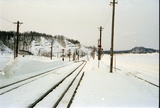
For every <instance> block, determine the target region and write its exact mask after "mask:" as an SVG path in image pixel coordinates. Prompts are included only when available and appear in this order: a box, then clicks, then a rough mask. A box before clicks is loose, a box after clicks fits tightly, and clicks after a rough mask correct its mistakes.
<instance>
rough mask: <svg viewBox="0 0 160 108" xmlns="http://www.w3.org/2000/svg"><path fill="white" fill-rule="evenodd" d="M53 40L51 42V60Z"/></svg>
mask: <svg viewBox="0 0 160 108" xmlns="http://www.w3.org/2000/svg"><path fill="white" fill-rule="evenodd" d="M52 50H53V41H52V42H51V60H52Z"/></svg>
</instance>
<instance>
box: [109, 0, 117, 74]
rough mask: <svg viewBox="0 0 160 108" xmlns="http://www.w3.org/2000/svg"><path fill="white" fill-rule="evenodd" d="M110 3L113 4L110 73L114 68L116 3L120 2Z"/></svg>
mask: <svg viewBox="0 0 160 108" xmlns="http://www.w3.org/2000/svg"><path fill="white" fill-rule="evenodd" d="M110 3H111V4H113V11H112V37H111V49H110V56H111V60H110V73H112V69H113V43H114V16H115V4H118V2H115V0H113V2H110Z"/></svg>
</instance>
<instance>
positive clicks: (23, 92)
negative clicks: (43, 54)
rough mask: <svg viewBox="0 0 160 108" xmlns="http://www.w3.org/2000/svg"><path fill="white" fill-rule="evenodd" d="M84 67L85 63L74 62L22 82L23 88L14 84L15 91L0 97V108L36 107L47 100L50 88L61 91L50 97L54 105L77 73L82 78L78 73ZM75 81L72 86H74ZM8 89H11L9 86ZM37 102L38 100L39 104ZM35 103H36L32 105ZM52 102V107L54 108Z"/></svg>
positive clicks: (80, 73)
mask: <svg viewBox="0 0 160 108" xmlns="http://www.w3.org/2000/svg"><path fill="white" fill-rule="evenodd" d="M84 66H85V61H79V62H75V63H72V64H70V65H68V66H65V67H63V68H59V69H57V70H54V71H52V72H51V73H48V74H44V75H43V76H40V77H38V78H37V79H36V78H35V79H32V80H34V81H31V80H30V82H29V83H27V81H23V83H22V84H24V83H26V84H24V85H23V86H20V87H18V85H17V84H19V83H17V84H14V86H17V88H16V87H15V89H13V90H10V91H8V92H5V93H3V94H1V95H0V101H1V102H0V103H1V106H0V107H3V105H5V107H6V106H7V107H32V106H35V107H36V106H37V105H39V104H41V102H43V101H41V100H45V99H46V98H48V96H49V95H50V94H52V92H51V93H49V91H50V90H51V88H52V89H54V90H51V91H57V90H58V91H61V92H60V94H57V93H55V94H54V95H53V96H52V97H55V98H56V100H53V99H50V100H52V101H53V102H55V103H56V101H57V100H58V98H59V97H60V96H61V95H62V94H63V93H62V92H64V91H65V90H64V89H65V88H67V87H66V86H68V85H69V83H70V82H72V80H73V79H74V77H75V76H76V75H78V73H79V75H78V76H77V78H79V77H80V76H82V72H80V71H82V69H83V67H84ZM77 78H76V79H75V81H77ZM75 81H74V82H73V84H72V85H75ZM19 85H21V84H19ZM76 85H77V84H76ZM12 86H13V85H12ZM8 87H10V88H11V86H8ZM8 87H7V88H8ZM7 88H4V89H7ZM12 88H13V87H12ZM12 88H11V89H12ZM2 90H3V89H1V90H0V92H3V91H2ZM44 95H46V97H43V99H40V98H41V97H42V96H44ZM37 100H39V102H38V101H37ZM36 101H37V102H38V103H36V104H35V105H33V104H34V103H35V102H36ZM53 102H52V107H53V106H54V105H53ZM47 103H48V102H47Z"/></svg>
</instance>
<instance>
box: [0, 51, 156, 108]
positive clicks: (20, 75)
mask: <svg viewBox="0 0 160 108" xmlns="http://www.w3.org/2000/svg"><path fill="white" fill-rule="evenodd" d="M83 59H85V58H83ZM67 64H74V63H73V62H69V60H68V59H65V61H62V60H61V58H53V60H50V58H45V57H38V56H25V57H18V58H16V59H15V60H13V56H11V55H9V54H8V55H0V87H1V86H4V85H6V84H9V83H11V82H16V81H18V80H20V79H24V78H27V77H29V76H32V75H36V74H37V73H41V72H44V71H49V70H51V69H53V68H57V67H59V66H63V65H67ZM109 65H110V56H109V55H104V56H103V57H102V60H101V61H100V67H98V61H97V59H95V60H93V59H92V58H90V59H89V60H88V62H87V65H86V66H85V68H84V69H83V71H84V72H85V74H84V77H83V79H82V82H81V84H80V86H79V88H78V90H77V93H76V96H75V98H74V100H73V103H72V105H71V107H72V108H78V107H86V108H89V107H126V108H128V107H138V108H146V107H147V108H158V107H159V53H152V54H117V55H115V56H114V67H116V68H114V69H113V73H110V72H109V70H110V67H109ZM44 82H45V81H44ZM148 82H150V83H148ZM155 85H156V86H155ZM17 94H23V93H15V96H14V95H13V94H12V96H10V98H9V96H5V95H1V96H0V108H8V107H12V108H17V107H18V106H21V107H22V104H23V103H21V100H22V98H20V97H18V96H17ZM25 100H26V102H27V101H29V100H30V97H29V96H25ZM43 106H46V107H47V103H44V104H43ZM24 107H25V106H24Z"/></svg>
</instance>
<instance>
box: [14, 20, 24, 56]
mask: <svg viewBox="0 0 160 108" xmlns="http://www.w3.org/2000/svg"><path fill="white" fill-rule="evenodd" d="M14 24H17V41H16V50H14V51H15V56H14V59H15V58H16V57H18V43H19V24H23V23H22V22H19V21H17V22H14Z"/></svg>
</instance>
